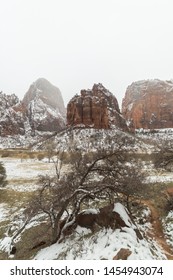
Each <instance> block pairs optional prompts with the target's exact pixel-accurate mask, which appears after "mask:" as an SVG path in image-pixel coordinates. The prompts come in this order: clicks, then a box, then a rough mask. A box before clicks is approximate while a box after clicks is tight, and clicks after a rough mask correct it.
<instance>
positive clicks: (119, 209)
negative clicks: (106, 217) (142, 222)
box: [113, 202, 132, 227]
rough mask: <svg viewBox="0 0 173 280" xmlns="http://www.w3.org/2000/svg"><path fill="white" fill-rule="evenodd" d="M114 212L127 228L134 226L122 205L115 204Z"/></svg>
mask: <svg viewBox="0 0 173 280" xmlns="http://www.w3.org/2000/svg"><path fill="white" fill-rule="evenodd" d="M113 212H116V213H118V214H119V215H120V217H121V219H122V220H123V221H124V222H125V224H126V225H127V226H129V227H131V226H132V221H131V220H130V217H129V215H128V213H127V210H126V209H125V207H124V206H123V205H122V204H121V203H119V202H118V203H115V204H114V209H113Z"/></svg>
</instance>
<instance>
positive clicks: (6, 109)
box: [0, 78, 66, 137]
mask: <svg viewBox="0 0 173 280" xmlns="http://www.w3.org/2000/svg"><path fill="white" fill-rule="evenodd" d="M65 115H66V110H65V107H64V102H63V99H62V96H61V92H60V90H59V89H58V88H56V87H55V86H53V85H52V84H51V83H49V82H48V81H47V80H46V79H43V78H42V79H38V80H37V81H36V82H34V83H33V84H32V85H31V86H30V88H29V90H28V91H27V93H26V94H25V96H24V98H23V101H21V102H20V101H19V99H18V97H17V96H16V95H15V94H12V95H7V94H4V93H2V92H0V136H2V137H5V136H13V135H28V133H29V134H31V135H32V136H34V135H35V132H36V131H40V132H51V131H58V130H60V129H62V128H64V127H65V118H66V117H65Z"/></svg>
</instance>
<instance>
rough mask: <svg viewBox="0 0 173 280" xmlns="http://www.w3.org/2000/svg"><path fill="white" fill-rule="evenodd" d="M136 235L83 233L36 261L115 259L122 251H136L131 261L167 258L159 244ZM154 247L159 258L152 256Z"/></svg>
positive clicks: (108, 231)
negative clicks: (140, 238) (125, 249)
mask: <svg viewBox="0 0 173 280" xmlns="http://www.w3.org/2000/svg"><path fill="white" fill-rule="evenodd" d="M126 229H127V228H126ZM132 232H133V229H131V230H130V229H128V230H126V231H124V230H123V231H121V230H119V229H117V230H115V231H114V230H112V229H105V228H104V229H102V230H100V231H99V232H97V233H95V234H93V235H91V233H88V231H86V232H84V231H82V232H80V234H79V232H77V233H76V234H74V235H73V236H72V237H71V238H70V237H69V238H67V239H66V241H65V242H62V243H60V244H58V243H56V244H54V245H51V246H50V247H47V248H45V249H42V250H40V251H39V252H38V253H37V254H36V256H35V257H34V259H36V260H52V259H65V260H75V259H76V260H100V259H108V260H111V259H113V257H114V256H115V255H116V254H117V252H118V251H119V250H120V249H121V248H128V249H130V250H131V251H132V254H131V255H130V256H129V257H128V259H130V260H150V259H166V257H165V255H164V254H163V252H162V251H161V249H160V248H159V246H158V244H156V243H155V242H154V241H153V242H152V243H151V244H150V243H149V242H147V240H145V239H143V240H137V238H136V235H135V234H132ZM153 247H155V255H153V254H152V248H153Z"/></svg>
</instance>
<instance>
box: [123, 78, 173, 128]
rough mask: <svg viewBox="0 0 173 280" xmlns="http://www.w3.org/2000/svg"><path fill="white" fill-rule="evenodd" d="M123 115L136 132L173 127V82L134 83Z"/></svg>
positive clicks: (150, 81)
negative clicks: (138, 130)
mask: <svg viewBox="0 0 173 280" xmlns="http://www.w3.org/2000/svg"><path fill="white" fill-rule="evenodd" d="M122 114H123V116H124V118H125V119H126V120H127V123H128V125H129V127H130V128H131V129H132V130H134V129H138V128H144V129H160V128H172V127H173V81H161V80H157V79H155V80H145V81H138V82H134V83H132V84H131V85H130V86H129V87H128V88H127V91H126V94H125V98H124V99H123V105H122Z"/></svg>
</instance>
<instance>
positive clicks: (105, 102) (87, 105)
mask: <svg viewBox="0 0 173 280" xmlns="http://www.w3.org/2000/svg"><path fill="white" fill-rule="evenodd" d="M67 125H68V126H73V127H77V126H78V127H85V128H89V127H93V128H104V129H109V128H111V127H113V126H116V127H118V128H121V129H127V126H126V122H125V120H124V119H123V117H122V115H121V113H120V110H119V106H118V102H117V99H116V98H115V96H114V95H113V94H112V93H110V92H109V91H108V90H107V89H106V88H105V87H104V86H103V85H102V84H94V86H93V88H92V90H81V94H80V95H75V96H74V97H73V98H72V99H71V100H70V102H69V103H68V105H67Z"/></svg>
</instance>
